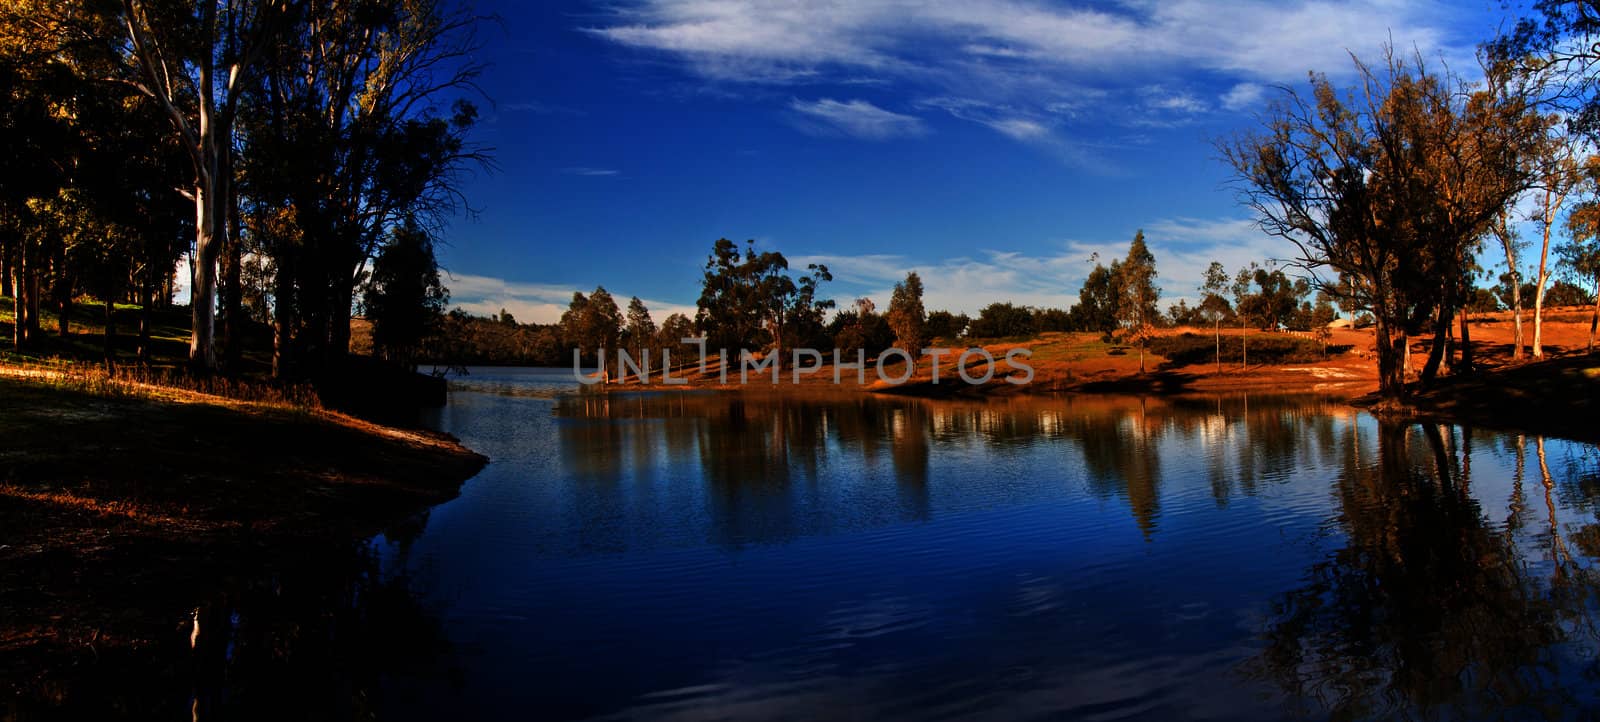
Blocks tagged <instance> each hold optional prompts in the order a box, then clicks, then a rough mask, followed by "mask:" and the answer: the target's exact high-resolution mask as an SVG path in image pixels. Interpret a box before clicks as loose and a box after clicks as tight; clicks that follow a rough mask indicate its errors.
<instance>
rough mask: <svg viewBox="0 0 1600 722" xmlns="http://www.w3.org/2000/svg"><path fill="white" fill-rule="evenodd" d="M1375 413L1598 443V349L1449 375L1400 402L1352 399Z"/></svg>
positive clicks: (1599, 371) (1599, 436) (1366, 397)
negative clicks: (1585, 353)
mask: <svg viewBox="0 0 1600 722" xmlns="http://www.w3.org/2000/svg"><path fill="white" fill-rule="evenodd" d="M1355 403H1356V405H1358V406H1362V407H1364V408H1367V409H1369V410H1371V411H1372V412H1373V413H1375V414H1379V415H1383V416H1387V417H1390V418H1396V419H1405V420H1416V421H1440V422H1445V423H1456V424H1465V425H1469V426H1478V427H1482V428H1486V429H1498V430H1501V431H1510V432H1523V433H1529V434H1537V435H1547V436H1557V437H1561V438H1567V439H1574V440H1578V441H1588V442H1594V443H1600V416H1597V414H1600V355H1576V354H1575V355H1570V356H1564V357H1560V358H1552V359H1548V360H1544V361H1539V362H1533V363H1524V364H1514V365H1506V366H1502V367H1499V368H1494V369H1490V370H1486V371H1483V372H1481V373H1476V374H1466V375H1461V376H1450V377H1446V378H1444V379H1441V380H1440V381H1438V382H1436V383H1435V384H1433V385H1431V386H1428V387H1426V388H1417V389H1415V390H1413V392H1412V394H1411V395H1410V396H1409V397H1408V398H1406V399H1405V400H1404V401H1401V402H1394V401H1388V400H1384V399H1380V398H1378V397H1377V396H1376V395H1368V396H1364V397H1361V398H1358V399H1356V400H1355Z"/></svg>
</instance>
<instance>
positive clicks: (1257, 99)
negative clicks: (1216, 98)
mask: <svg viewBox="0 0 1600 722" xmlns="http://www.w3.org/2000/svg"><path fill="white" fill-rule="evenodd" d="M1266 91H1267V89H1266V87H1265V86H1263V85H1261V84H1260V83H1239V84H1238V85H1235V86H1233V87H1232V88H1229V89H1228V92H1226V93H1223V94H1222V98H1221V99H1220V100H1221V101H1222V107H1223V108H1224V109H1227V110H1234V111H1238V110H1251V109H1256V108H1259V107H1260V106H1261V100H1262V98H1264V97H1265V96H1266Z"/></svg>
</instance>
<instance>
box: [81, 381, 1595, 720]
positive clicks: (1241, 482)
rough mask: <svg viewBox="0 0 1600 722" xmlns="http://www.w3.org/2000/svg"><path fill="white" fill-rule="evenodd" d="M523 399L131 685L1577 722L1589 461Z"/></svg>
mask: <svg viewBox="0 0 1600 722" xmlns="http://www.w3.org/2000/svg"><path fill="white" fill-rule="evenodd" d="M521 383H522V382H521V381H519V380H518V379H516V378H512V377H507V378H480V379H478V380H477V381H475V384H476V385H475V386H473V387H472V389H473V390H468V391H458V392H457V393H456V394H455V396H454V397H453V398H452V401H451V404H450V405H449V406H448V407H447V408H446V409H445V410H444V411H443V412H442V413H441V424H442V425H443V427H444V429H445V430H446V431H449V432H451V433H454V434H456V435H458V436H460V437H461V438H462V439H463V440H465V441H466V442H467V443H468V444H469V445H471V446H473V447H474V448H477V449H479V450H482V451H483V452H485V453H487V454H488V455H489V456H491V458H492V459H493V462H492V463H491V464H490V466H489V467H488V468H486V469H485V471H484V472H483V474H482V475H481V476H480V477H479V478H478V479H475V480H474V481H473V482H471V483H470V484H469V485H468V486H467V487H466V488H465V489H464V490H463V494H462V497H461V498H460V499H458V500H456V501H453V502H451V503H449V504H446V505H443V506H441V507H438V508H437V509H436V510H434V512H433V513H432V514H431V516H430V517H428V518H427V519H426V520H425V522H426V523H425V526H424V525H421V524H418V525H413V526H412V527H410V528H408V529H401V530H396V531H394V532H391V533H390V534H389V535H387V536H385V537H383V538H382V539H381V540H379V541H378V542H376V543H372V544H362V545H356V546H354V547H351V548H348V549H347V548H344V547H340V548H338V549H324V550H319V551H317V552H316V553H312V552H309V551H308V552H307V553H306V554H305V555H304V556H305V560H304V563H303V564H301V565H292V566H291V567H288V568H285V567H275V568H274V569H275V570H274V571H272V572H271V573H256V572H254V571H251V572H241V573H240V574H239V575H238V578H236V579H231V580H228V581H227V582H226V583H225V584H223V585H222V586H224V587H225V588H226V591H225V592H224V593H223V594H221V595H219V596H213V597H206V598H204V599H201V600H196V601H197V604H196V605H195V606H198V607H199V611H198V613H197V614H196V615H195V616H196V617H197V618H198V619H199V629H200V632H199V634H198V635H197V636H194V637H193V644H192V646H191V644H190V641H191V635H192V634H193V624H192V622H189V623H188V626H183V625H180V626H178V627H175V628H172V629H170V630H169V633H168V634H167V636H166V637H165V638H164V639H165V641H164V642H163V645H164V646H163V647H162V648H161V650H160V654H159V655H156V656H158V657H159V658H160V659H161V660H163V662H162V664H160V665H149V666H148V667H147V668H144V669H142V670H141V671H139V672H138V673H135V674H130V675H126V676H125V678H119V679H125V680H126V681H125V682H123V684H125V685H129V686H137V685H140V684H144V685H146V686H147V687H148V688H149V689H155V690H159V694H154V698H159V699H160V700H161V701H162V704H161V705H159V706H156V707H153V709H158V710H162V711H165V712H174V711H175V712H177V713H179V715H178V716H188V715H189V713H190V712H191V711H198V713H199V716H200V718H202V719H207V718H209V719H218V718H238V717H247V718H249V717H258V716H259V717H263V718H272V717H294V718H299V717H321V718H329V719H346V718H357V717H360V718H366V717H369V716H371V717H377V718H380V719H437V718H447V717H450V718H462V719H473V718H528V717H536V718H541V719H591V718H600V719H704V718H707V717H717V716H721V717H732V718H740V719H775V718H837V717H841V716H845V717H856V718H862V719H941V718H959V719H985V718H989V719H1019V718H1020V719H1028V718H1067V719H1089V718H1123V717H1142V718H1160V719H1280V718H1283V717H1284V716H1286V715H1288V714H1298V715H1300V716H1304V717H1308V718H1312V719H1321V718H1332V719H1389V718H1400V717H1422V718H1480V717H1495V718H1500V717H1507V718H1513V719H1518V718H1520V719H1543V718H1570V717H1573V716H1575V715H1577V714H1579V712H1578V711H1579V710H1584V709H1593V708H1595V707H1596V706H1597V705H1600V697H1597V691H1596V690H1597V689H1600V684H1597V682H1600V679H1597V677H1600V669H1597V666H1596V661H1595V660H1596V655H1597V652H1600V634H1597V631H1596V629H1597V624H1596V615H1597V610H1600V598H1597V596H1596V591H1597V590H1600V579H1597V576H1596V575H1597V573H1600V572H1597V569H1600V567H1597V563H1600V558H1597V555H1600V459H1597V455H1596V453H1595V449H1594V447H1591V446H1587V445H1582V444H1573V443H1569V442H1564V441H1559V440H1553V439H1542V438H1536V437H1523V436H1516V435H1505V434H1499V433H1486V432H1481V431H1474V430H1470V429H1462V428H1458V427H1450V426H1439V425H1393V424H1383V423H1379V422H1378V421H1376V420H1374V419H1373V418H1371V417H1369V416H1366V415H1363V414H1360V413H1358V412H1355V411H1353V410H1352V409H1350V408H1349V407H1347V406H1345V405H1343V404H1341V403H1339V402H1336V401H1327V400H1323V399H1318V398H1261V397H1248V398H1247V397H1243V396H1239V397H1223V398H1216V397H1206V398H1183V399H1173V398H1166V399H1157V398H1136V397H1129V398H1118V397H1076V396H1073V397H1059V398H1017V399H1002V400H992V401H959V400H938V401H933V400H923V399H912V398H896V397H877V396H867V395H861V394H851V395H842V396H826V395H817V396H803V395H793V394H770V395H762V394H722V393H691V392H671V393H643V394H561V393H553V392H551V391H550V390H549V389H536V390H531V391H530V390H528V389H524V388H520V386H519V384H521ZM502 386H504V387H506V388H505V389H503V391H504V393H502V389H501V387H502ZM189 612H190V608H186V609H183V610H174V614H175V616H174V617H173V618H174V619H183V620H189V619H190V617H189V616H187V615H188V614H189ZM107 676H109V675H107ZM152 679H153V680H155V681H154V682H152V681H151V680H152ZM79 689H82V688H81V687H80V688H79ZM80 694H81V693H80ZM151 698H153V697H152V696H151V695H146V696H145V697H143V698H140V699H145V700H147V699H151ZM191 707H192V708H193V710H191ZM124 709H129V710H131V709H145V708H144V707H140V706H139V705H127V706H124ZM307 710H314V711H312V712H307ZM165 716H171V715H165Z"/></svg>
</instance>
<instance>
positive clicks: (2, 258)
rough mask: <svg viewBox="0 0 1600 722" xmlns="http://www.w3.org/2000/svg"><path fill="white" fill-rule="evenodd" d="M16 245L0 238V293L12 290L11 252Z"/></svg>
mask: <svg viewBox="0 0 1600 722" xmlns="http://www.w3.org/2000/svg"><path fill="white" fill-rule="evenodd" d="M14 245H16V244H14V243H6V242H5V241H4V240H0V293H10V292H11V254H12V251H13V249H12V246H14Z"/></svg>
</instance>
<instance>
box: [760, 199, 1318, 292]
mask: <svg viewBox="0 0 1600 722" xmlns="http://www.w3.org/2000/svg"><path fill="white" fill-rule="evenodd" d="M1144 232H1145V238H1146V240H1147V241H1148V242H1149V244H1150V249H1151V252H1152V253H1154V254H1155V256H1156V267H1157V270H1158V271H1159V272H1160V276H1159V277H1158V278H1157V283H1158V285H1160V286H1161V287H1162V288H1163V289H1164V290H1163V294H1162V301H1161V303H1162V305H1163V307H1164V306H1166V305H1168V304H1172V303H1177V302H1178V300H1179V299H1184V300H1187V301H1188V302H1190V303H1194V302H1195V301H1196V300H1198V297H1199V293H1198V290H1197V289H1198V288H1199V286H1200V284H1201V283H1202V282H1203V280H1204V274H1205V270H1206V267H1207V266H1209V265H1210V264H1211V262H1212V261H1217V262H1220V263H1222V264H1223V266H1224V267H1226V268H1227V269H1228V270H1229V272H1230V273H1231V272H1233V271H1235V270H1237V269H1239V268H1241V267H1243V266H1245V265H1248V264H1249V263H1250V262H1251V261H1260V260H1262V259H1271V258H1281V257H1284V256H1285V255H1286V250H1285V248H1284V246H1283V242H1282V241H1281V240H1278V239H1274V238H1271V237H1269V236H1267V235H1266V234H1264V233H1262V232H1261V231H1260V229H1258V228H1257V227H1256V225H1255V223H1254V222H1253V221H1250V220H1249V219H1237V218H1210V219H1201V218H1170V219H1163V220H1158V221H1156V222H1154V223H1151V224H1149V225H1148V226H1146V227H1145V229H1144ZM1132 237H1133V230H1129V232H1128V237H1127V238H1106V239H1098V240H1080V239H1074V240H1067V241H1061V242H1058V243H1056V244H1054V247H1053V249H1052V250H1050V251H1048V252H1045V253H1039V254H1029V253H1020V252H1015V251H1002V250H987V251H984V252H982V254H981V255H979V256H977V257H959V258H945V259H917V258H910V257H907V256H902V255H889V254H866V255H845V254H831V255H814V256H795V257H792V258H791V259H790V262H791V263H793V264H798V265H804V264H807V263H824V264H827V266H828V268H829V270H830V271H832V272H833V275H834V279H835V281H836V282H837V283H836V284H835V286H834V287H833V288H831V289H830V292H831V293H833V294H834V296H835V297H836V298H838V299H840V300H841V301H847V300H849V299H850V298H855V297H858V296H866V297H868V298H871V299H873V300H874V301H875V302H877V303H878V305H879V306H880V307H881V306H882V305H883V304H884V303H887V302H888V299H889V294H890V292H891V290H892V288H893V286H894V283H895V282H896V281H899V280H901V279H903V278H905V275H906V273H907V272H909V271H913V270H914V271H916V272H917V274H918V275H920V276H921V277H922V281H923V287H924V288H925V289H926V291H925V293H926V295H925V298H924V305H926V306H927V307H928V308H930V309H949V310H952V311H958V312H965V313H969V314H970V313H977V312H978V310H979V309H981V308H983V307H984V306H986V305H988V304H990V303H994V302H997V301H1009V302H1012V303H1017V304H1022V305H1028V306H1041V307H1056V308H1069V307H1071V306H1072V305H1073V304H1075V303H1077V300H1078V289H1079V288H1081V287H1082V286H1083V281H1084V279H1085V278H1087V277H1088V275H1089V271H1090V270H1091V269H1093V268H1094V262H1093V259H1096V258H1098V260H1099V262H1100V263H1110V262H1111V261H1112V260H1114V259H1117V258H1121V257H1122V256H1123V255H1124V254H1126V253H1127V251H1128V242H1129V240H1131V239H1132Z"/></svg>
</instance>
